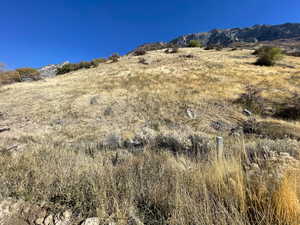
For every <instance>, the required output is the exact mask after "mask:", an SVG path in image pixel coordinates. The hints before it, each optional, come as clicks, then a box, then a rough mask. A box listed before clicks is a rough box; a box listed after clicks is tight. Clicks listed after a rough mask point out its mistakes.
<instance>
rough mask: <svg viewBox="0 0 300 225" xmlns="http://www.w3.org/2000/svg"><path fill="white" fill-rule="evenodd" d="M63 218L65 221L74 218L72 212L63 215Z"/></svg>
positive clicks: (68, 211)
mask: <svg viewBox="0 0 300 225" xmlns="http://www.w3.org/2000/svg"><path fill="white" fill-rule="evenodd" d="M63 216H64V218H65V219H70V218H71V216H72V212H71V211H70V210H67V211H65V212H64V213H63Z"/></svg>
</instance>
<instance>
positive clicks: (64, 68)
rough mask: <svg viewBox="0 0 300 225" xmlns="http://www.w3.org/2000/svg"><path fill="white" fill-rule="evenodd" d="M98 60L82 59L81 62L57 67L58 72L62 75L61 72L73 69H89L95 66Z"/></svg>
mask: <svg viewBox="0 0 300 225" xmlns="http://www.w3.org/2000/svg"><path fill="white" fill-rule="evenodd" d="M95 63H96V62H93V61H91V62H86V61H82V62H80V63H68V64H65V65H63V66H62V67H61V68H58V69H57V74H58V75H61V74H65V73H69V72H72V71H76V70H80V69H89V68H91V67H93V66H95Z"/></svg>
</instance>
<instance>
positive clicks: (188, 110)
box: [186, 108, 197, 119]
mask: <svg viewBox="0 0 300 225" xmlns="http://www.w3.org/2000/svg"><path fill="white" fill-rule="evenodd" d="M186 114H187V116H188V117H189V118H190V119H196V117H197V116H196V114H195V113H194V112H193V111H192V109H190V108H188V109H187V110H186Z"/></svg>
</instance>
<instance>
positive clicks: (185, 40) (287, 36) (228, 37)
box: [129, 23, 300, 54]
mask: <svg viewBox="0 0 300 225" xmlns="http://www.w3.org/2000/svg"><path fill="white" fill-rule="evenodd" d="M191 40H199V41H200V42H201V43H202V44H203V45H206V46H209V45H220V46H224V47H226V46H231V45H233V44H235V43H242V44H244V45H245V44H247V43H248V44H250V43H251V44H255V43H260V42H263V43H264V44H265V42H267V44H268V42H271V43H269V44H273V43H274V45H276V46H280V47H283V48H284V49H287V50H289V51H288V52H298V50H299V49H296V50H295V48H291V47H292V46H294V45H295V44H296V45H297V46H299V42H300V23H286V24H281V25H255V26H252V27H247V28H232V29H214V30H211V31H209V32H201V33H193V34H187V35H183V36H180V37H178V38H176V39H174V40H172V41H170V42H155V43H148V44H144V45H141V46H139V47H138V48H136V49H134V50H133V51H132V52H134V51H137V50H145V51H152V50H159V49H165V48H169V47H171V46H178V47H186V46H187V45H188V44H189V41H191ZM278 41H279V43H277V42H278ZM132 52H129V54H130V53H132Z"/></svg>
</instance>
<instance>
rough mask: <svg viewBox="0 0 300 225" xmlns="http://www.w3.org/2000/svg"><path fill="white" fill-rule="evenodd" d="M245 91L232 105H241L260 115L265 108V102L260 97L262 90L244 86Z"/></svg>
mask: <svg viewBox="0 0 300 225" xmlns="http://www.w3.org/2000/svg"><path fill="white" fill-rule="evenodd" d="M245 89H246V90H245V92H244V93H242V94H241V95H240V97H239V98H238V99H237V100H235V102H234V103H238V104H241V105H242V106H243V107H244V108H245V109H248V110H250V111H251V112H254V113H257V114H262V113H263V111H264V109H265V107H266V100H265V99H264V98H263V97H262V92H263V91H264V89H263V88H258V87H255V86H252V85H248V86H246V88H245Z"/></svg>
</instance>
